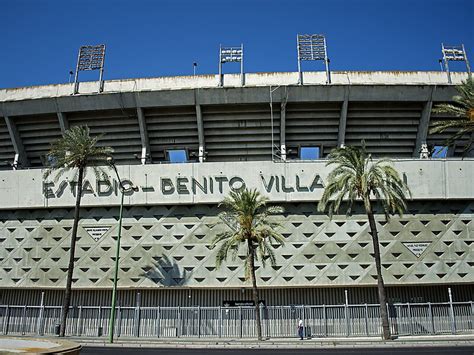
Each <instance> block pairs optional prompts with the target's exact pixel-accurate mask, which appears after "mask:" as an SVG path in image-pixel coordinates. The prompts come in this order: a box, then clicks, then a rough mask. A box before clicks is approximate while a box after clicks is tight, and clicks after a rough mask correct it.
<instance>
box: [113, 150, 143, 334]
mask: <svg viewBox="0 0 474 355" xmlns="http://www.w3.org/2000/svg"><path fill="white" fill-rule="evenodd" d="M107 162H108V163H109V165H110V166H111V167H112V168H113V169H114V171H115V174H116V175H117V179H118V181H119V186H120V187H119V188H120V195H121V197H120V212H119V226H118V233H117V250H116V252H115V271H114V288H113V291H112V305H111V310H110V319H109V341H110V342H111V343H113V342H114V326H115V305H116V303H117V276H118V268H119V258H120V237H121V235H122V233H121V232H122V214H123V197H124V195H125V192H126V191H131V190H133V191H138V187H137V186H133V185H131V186H129V187H128V188H125V186H123V182H122V180H121V179H120V176H119V173H118V171H117V167H116V166H115V162H114V159H113V158H112V157H108V158H107Z"/></svg>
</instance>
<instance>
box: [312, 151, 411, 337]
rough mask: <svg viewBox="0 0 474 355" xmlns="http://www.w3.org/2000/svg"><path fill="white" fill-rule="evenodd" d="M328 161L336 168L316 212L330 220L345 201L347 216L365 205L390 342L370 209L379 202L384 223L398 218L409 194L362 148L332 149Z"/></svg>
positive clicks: (385, 163) (387, 164)
mask: <svg viewBox="0 0 474 355" xmlns="http://www.w3.org/2000/svg"><path fill="white" fill-rule="evenodd" d="M328 158H329V162H328V163H327V164H326V166H329V165H336V167H335V168H334V169H333V170H332V171H331V172H330V173H329V176H328V180H327V186H326V187H325V189H324V193H323V196H322V197H321V201H319V204H318V210H319V211H320V212H324V211H325V210H326V209H328V211H329V216H330V217H332V215H333V214H334V213H337V212H338V211H339V208H340V206H341V203H342V201H343V200H344V199H347V200H348V201H347V202H348V204H347V212H348V213H350V211H351V208H352V205H353V204H354V202H355V201H356V200H358V199H360V200H362V202H363V203H364V207H365V212H366V213H367V218H368V220H369V226H370V234H371V235H372V242H373V246H374V258H375V266H376V269H377V287H378V296H379V302H380V317H381V319H382V328H383V337H384V339H387V340H388V339H391V336H390V328H389V323H388V314H387V298H386V294H385V286H384V282H383V278H382V267H381V261H380V247H379V238H378V234H377V226H376V224H375V217H374V211H373V205H374V204H375V203H376V202H380V204H381V205H382V208H383V211H384V214H385V217H386V219H387V220H388V219H389V218H390V214H393V213H397V214H398V215H400V216H401V215H402V214H403V212H404V211H405V209H406V202H405V199H406V194H408V195H410V190H409V189H408V187H407V186H406V184H405V183H404V182H403V180H402V179H401V178H400V176H399V175H398V172H397V171H396V170H395V169H394V168H393V167H392V166H391V164H390V163H391V162H390V160H387V159H382V160H378V161H372V158H371V156H370V154H367V151H366V149H365V146H364V145H363V146H362V147H361V148H358V147H351V146H348V147H345V148H337V149H334V150H332V151H331V153H330V154H329V156H328Z"/></svg>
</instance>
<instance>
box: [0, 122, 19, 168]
mask: <svg viewBox="0 0 474 355" xmlns="http://www.w3.org/2000/svg"><path fill="white" fill-rule="evenodd" d="M14 157H15V149H14V148H13V143H12V141H11V138H10V134H9V133H8V128H7V124H6V123H5V120H4V119H3V117H2V118H0V169H11V167H10V166H9V165H8V163H13V159H14Z"/></svg>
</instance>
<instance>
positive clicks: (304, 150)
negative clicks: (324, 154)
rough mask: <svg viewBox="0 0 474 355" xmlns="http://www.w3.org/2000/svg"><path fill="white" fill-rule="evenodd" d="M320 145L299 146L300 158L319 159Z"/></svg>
mask: <svg viewBox="0 0 474 355" xmlns="http://www.w3.org/2000/svg"><path fill="white" fill-rule="evenodd" d="M320 150H321V149H320V147H300V159H301V160H317V159H319V157H320V156H319V154H320Z"/></svg>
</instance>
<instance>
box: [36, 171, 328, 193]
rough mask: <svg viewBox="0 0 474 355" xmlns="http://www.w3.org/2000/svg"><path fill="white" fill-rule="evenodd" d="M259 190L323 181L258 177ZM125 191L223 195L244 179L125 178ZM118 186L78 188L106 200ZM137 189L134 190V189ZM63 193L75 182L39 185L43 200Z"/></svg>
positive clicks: (301, 187)
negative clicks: (139, 181) (154, 182)
mask: <svg viewBox="0 0 474 355" xmlns="http://www.w3.org/2000/svg"><path fill="white" fill-rule="evenodd" d="M260 181H261V183H262V187H263V188H264V189H265V191H266V192H268V193H271V192H284V193H289V192H312V191H314V190H316V189H320V188H323V187H324V185H323V180H322V179H321V176H320V175H319V174H316V175H315V176H314V177H313V179H308V178H305V179H303V178H301V177H300V176H299V175H296V176H295V178H294V180H293V179H291V181H292V182H290V179H287V177H286V176H284V175H270V176H263V175H260ZM122 183H123V186H124V188H125V192H124V194H125V195H126V196H130V195H133V194H134V193H138V192H140V191H141V192H146V193H153V192H155V191H156V188H159V190H160V192H161V194H163V195H174V194H177V195H189V194H193V195H196V194H204V195H207V194H214V193H219V194H224V193H226V192H228V191H229V190H230V191H238V190H240V189H243V188H245V187H246V186H247V184H246V183H245V181H244V179H243V178H241V177H239V176H232V177H227V176H208V177H201V178H199V179H197V178H193V177H191V178H189V177H185V176H178V177H175V178H169V177H162V178H160V181H159V185H158V186H148V185H144V186H137V185H135V184H134V183H133V182H132V181H130V180H128V179H124V180H122ZM119 187H120V185H119V182H118V181H117V180H113V181H109V180H97V181H96V182H95V183H92V182H90V181H89V180H84V183H83V185H82V195H83V196H86V195H93V196H99V197H106V196H112V195H116V196H117V195H119V193H120V188H119ZM134 187H137V188H138V189H137V188H134ZM66 191H70V192H71V193H72V195H73V196H76V191H77V182H76V181H68V180H63V181H61V182H59V183H55V182H43V195H44V196H45V197H46V198H61V197H62V196H63V195H64V193H65V192H66Z"/></svg>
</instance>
